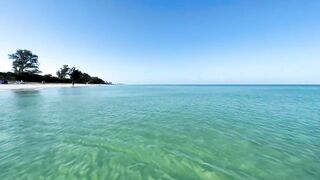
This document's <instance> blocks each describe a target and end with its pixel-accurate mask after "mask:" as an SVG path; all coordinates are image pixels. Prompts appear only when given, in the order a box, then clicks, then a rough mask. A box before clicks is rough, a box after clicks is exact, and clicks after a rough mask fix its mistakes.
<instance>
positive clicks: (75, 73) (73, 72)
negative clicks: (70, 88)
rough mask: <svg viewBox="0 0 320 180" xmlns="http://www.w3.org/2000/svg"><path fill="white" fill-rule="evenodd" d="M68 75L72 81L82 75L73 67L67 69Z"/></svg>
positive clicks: (76, 80) (77, 79)
mask: <svg viewBox="0 0 320 180" xmlns="http://www.w3.org/2000/svg"><path fill="white" fill-rule="evenodd" d="M69 76H70V79H71V80H72V81H75V82H79V80H80V78H81V77H82V72H81V71H80V70H78V69H76V68H75V67H73V68H71V69H70V71H69Z"/></svg>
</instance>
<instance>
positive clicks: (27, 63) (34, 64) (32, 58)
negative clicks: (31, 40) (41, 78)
mask: <svg viewBox="0 0 320 180" xmlns="http://www.w3.org/2000/svg"><path fill="white" fill-rule="evenodd" d="M9 59H13V62H12V68H13V71H14V72H15V73H30V74H37V73H41V71H39V62H38V56H37V55H35V54H33V53H32V52H31V51H29V50H26V49H19V50H17V51H16V52H15V53H13V54H9Z"/></svg>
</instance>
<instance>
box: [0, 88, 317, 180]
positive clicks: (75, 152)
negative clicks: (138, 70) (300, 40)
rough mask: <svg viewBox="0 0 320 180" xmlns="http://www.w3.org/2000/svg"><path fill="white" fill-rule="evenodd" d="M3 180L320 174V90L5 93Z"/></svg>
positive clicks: (1, 99) (0, 121) (1, 96)
mask: <svg viewBox="0 0 320 180" xmlns="http://www.w3.org/2000/svg"><path fill="white" fill-rule="evenodd" d="M0 107H1V111H0V179H10V180H11V179H13V180H17V179H30V180H34V179H125V180H127V179H183V180H185V179H320V86H204V85H203V86H108V87H84V88H52V89H43V90H32V91H2V92H0Z"/></svg>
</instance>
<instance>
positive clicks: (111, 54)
mask: <svg viewBox="0 0 320 180" xmlns="http://www.w3.org/2000/svg"><path fill="white" fill-rule="evenodd" d="M17 49H29V50H31V51H32V52H33V53H34V54H37V55H38V56H39V62H40V70H41V71H42V72H43V74H53V75H54V74H55V72H56V71H57V70H58V69H59V68H60V67H61V66H62V65H63V64H68V65H69V66H75V67H77V68H78V69H80V70H82V71H84V72H87V73H89V74H90V75H93V76H99V77H101V78H103V79H105V80H107V81H112V82H115V83H127V84H149V83H151V84H176V83H177V84H188V83H190V84H312V83H320V1H319V0H307V1H306V0H281V1H279V0H28V1H26V0H0V71H10V70H11V69H12V67H11V63H12V60H10V59H8V54H10V53H14V52H15V51H16V50H17Z"/></svg>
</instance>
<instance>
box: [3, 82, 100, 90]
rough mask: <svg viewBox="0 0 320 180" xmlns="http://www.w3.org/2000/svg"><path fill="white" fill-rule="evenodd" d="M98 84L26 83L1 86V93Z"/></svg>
mask: <svg viewBox="0 0 320 180" xmlns="http://www.w3.org/2000/svg"><path fill="white" fill-rule="evenodd" d="M91 86H97V85H96V84H75V85H74V86H72V84H71V83H70V84H69V83H46V84H42V83H25V84H0V91H3V90H23V89H43V88H57V87H91Z"/></svg>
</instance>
